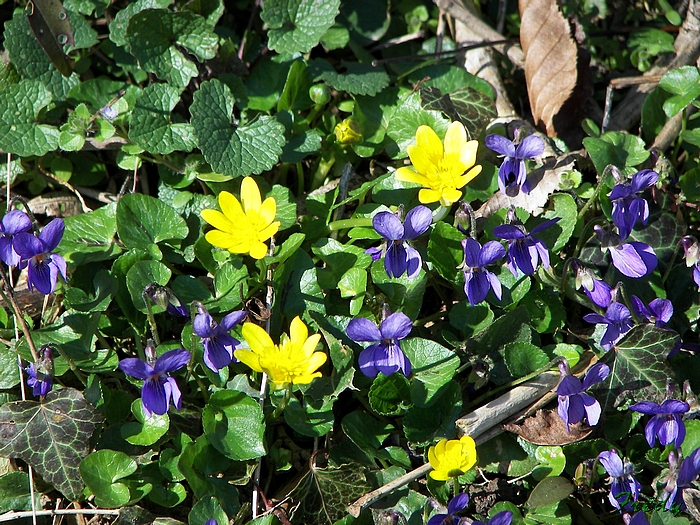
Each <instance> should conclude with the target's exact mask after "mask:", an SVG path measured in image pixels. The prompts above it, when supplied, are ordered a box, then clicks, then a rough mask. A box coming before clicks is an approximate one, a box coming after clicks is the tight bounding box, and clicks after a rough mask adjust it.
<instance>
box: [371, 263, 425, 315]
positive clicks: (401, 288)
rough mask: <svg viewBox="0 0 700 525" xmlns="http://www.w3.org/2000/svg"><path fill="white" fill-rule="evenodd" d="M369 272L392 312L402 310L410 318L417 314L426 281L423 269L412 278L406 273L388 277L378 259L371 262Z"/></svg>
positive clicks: (421, 302)
mask: <svg viewBox="0 0 700 525" xmlns="http://www.w3.org/2000/svg"><path fill="white" fill-rule="evenodd" d="M370 274H371V276H372V282H373V283H374V284H375V285H377V287H378V288H379V289H380V290H381V291H382V292H383V293H384V294H385V295H386V298H387V300H388V303H389V307H390V309H391V311H392V312H399V311H400V312H403V313H405V314H406V315H407V316H408V317H410V318H411V319H415V318H416V317H417V316H418V313H419V312H420V309H421V306H422V304H423V295H424V294H425V287H426V286H427V282H428V276H427V274H426V273H425V272H424V271H423V270H421V272H420V274H419V275H418V276H417V277H416V278H414V279H409V278H408V277H407V276H406V274H404V275H402V276H401V277H396V278H393V277H389V276H388V275H387V274H386V270H385V269H384V261H383V260H381V259H380V260H378V261H375V262H373V263H372V266H371V267H370Z"/></svg>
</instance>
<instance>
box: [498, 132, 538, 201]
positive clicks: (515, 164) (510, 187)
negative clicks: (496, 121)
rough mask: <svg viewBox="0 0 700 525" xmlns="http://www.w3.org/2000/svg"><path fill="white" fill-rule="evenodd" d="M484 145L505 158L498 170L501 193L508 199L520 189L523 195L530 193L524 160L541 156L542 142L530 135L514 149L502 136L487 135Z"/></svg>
mask: <svg viewBox="0 0 700 525" xmlns="http://www.w3.org/2000/svg"><path fill="white" fill-rule="evenodd" d="M484 144H486V147H487V148H489V149H490V150H492V151H495V152H496V153H499V154H500V155H504V156H505V158H504V159H503V163H502V164H501V167H500V168H498V188H499V189H500V190H501V193H503V194H504V195H508V196H509V197H514V196H515V195H517V194H518V191H519V190H520V189H522V190H523V193H530V183H529V182H528V181H527V172H526V170H525V159H534V158H535V157H539V156H540V155H542V153H543V152H544V141H543V140H542V139H541V138H539V137H537V136H535V135H530V136H529V137H525V138H524V139H523V141H522V142H521V143H520V144H518V146H517V147H516V146H515V144H513V142H512V141H510V140H508V139H507V138H505V137H504V136H502V135H487V136H486V138H485V139H484Z"/></svg>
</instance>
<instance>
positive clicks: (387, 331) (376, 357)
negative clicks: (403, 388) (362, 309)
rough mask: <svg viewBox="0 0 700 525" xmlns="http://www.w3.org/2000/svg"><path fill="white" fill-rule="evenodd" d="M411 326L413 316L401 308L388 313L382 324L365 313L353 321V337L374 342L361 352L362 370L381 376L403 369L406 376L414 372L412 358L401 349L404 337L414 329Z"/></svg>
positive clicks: (351, 327)
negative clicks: (410, 359) (378, 324)
mask: <svg viewBox="0 0 700 525" xmlns="http://www.w3.org/2000/svg"><path fill="white" fill-rule="evenodd" d="M411 328H412V323H411V320H410V319H409V318H408V316H407V315H406V314H404V313H401V312H396V313H393V314H391V315H390V316H388V317H387V318H386V319H384V320H383V321H382V324H381V325H380V327H379V328H377V325H375V324H374V323H373V322H372V321H370V320H369V319H365V318H363V317H358V318H355V319H353V320H352V321H350V323H349V324H348V329H347V333H348V337H350V339H352V340H353V341H359V342H371V343H374V344H373V345H371V346H369V347H367V348H365V349H364V350H363V351H362V353H360V358H359V363H360V370H361V371H362V373H363V374H364V375H366V376H367V377H377V374H378V373H379V372H381V373H382V374H384V375H387V376H388V375H391V374H393V373H394V372H397V371H399V370H401V372H402V373H403V375H405V376H406V377H408V376H409V375H411V362H410V361H409V360H408V358H407V357H406V356H405V355H404V353H403V351H402V350H401V339H405V338H406V337H407V336H408V334H409V333H411Z"/></svg>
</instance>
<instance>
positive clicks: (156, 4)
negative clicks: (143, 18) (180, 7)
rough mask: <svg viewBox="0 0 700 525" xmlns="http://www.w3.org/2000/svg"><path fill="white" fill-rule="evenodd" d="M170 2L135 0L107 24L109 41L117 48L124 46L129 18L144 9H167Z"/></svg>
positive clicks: (167, 0) (168, 0) (162, 0)
mask: <svg viewBox="0 0 700 525" xmlns="http://www.w3.org/2000/svg"><path fill="white" fill-rule="evenodd" d="M171 3H172V0H137V1H136V2H132V3H129V4H127V5H126V7H124V9H121V10H120V11H119V12H118V13H117V15H116V16H115V17H114V20H113V21H112V23H111V24H109V39H110V40H111V41H112V42H114V43H115V44H116V45H118V46H125V45H126V30H127V28H128V27H129V22H130V20H131V18H132V17H133V16H134V15H135V14H136V13H139V12H141V11H143V10H144V9H155V8H163V7H168V6H169V5H170V4H171Z"/></svg>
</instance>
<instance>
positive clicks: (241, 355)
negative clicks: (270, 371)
mask: <svg viewBox="0 0 700 525" xmlns="http://www.w3.org/2000/svg"><path fill="white" fill-rule="evenodd" d="M233 355H234V357H235V358H236V359H238V360H239V361H240V362H241V363H243V364H244V365H248V366H249V367H250V368H251V369H252V370H255V371H256V372H262V371H263V369H262V367H261V366H260V358H259V357H258V356H257V354H254V353H253V352H251V351H250V350H236V351H235V352H233Z"/></svg>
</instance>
